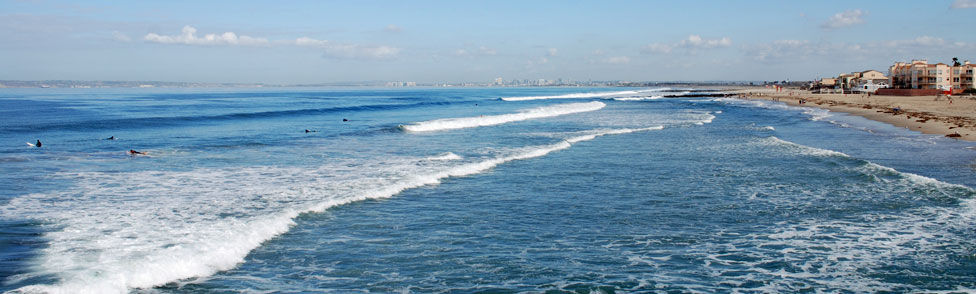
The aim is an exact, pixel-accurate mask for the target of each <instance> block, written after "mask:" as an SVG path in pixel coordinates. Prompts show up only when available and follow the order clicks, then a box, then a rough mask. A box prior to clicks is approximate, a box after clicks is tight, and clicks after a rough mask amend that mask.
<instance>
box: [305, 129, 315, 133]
mask: <svg viewBox="0 0 976 294" xmlns="http://www.w3.org/2000/svg"><path fill="white" fill-rule="evenodd" d="M305 132H306V133H314V132H317V131H311V130H309V129H305Z"/></svg>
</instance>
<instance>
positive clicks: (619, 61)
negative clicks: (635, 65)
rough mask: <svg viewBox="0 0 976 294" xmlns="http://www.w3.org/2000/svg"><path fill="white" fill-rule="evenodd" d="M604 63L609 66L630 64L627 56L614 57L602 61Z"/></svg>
mask: <svg viewBox="0 0 976 294" xmlns="http://www.w3.org/2000/svg"><path fill="white" fill-rule="evenodd" d="M603 62H605V63H609V64H627V63H630V57H627V56H614V57H609V58H606V59H604V60H603Z"/></svg>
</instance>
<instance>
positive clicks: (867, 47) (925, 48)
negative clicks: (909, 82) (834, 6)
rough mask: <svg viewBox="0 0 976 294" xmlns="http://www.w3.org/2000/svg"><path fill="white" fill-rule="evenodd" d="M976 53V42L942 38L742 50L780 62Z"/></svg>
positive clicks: (784, 43)
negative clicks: (975, 51)
mask: <svg viewBox="0 0 976 294" xmlns="http://www.w3.org/2000/svg"><path fill="white" fill-rule="evenodd" d="M974 50H976V43H966V42H958V41H957V42H952V41H948V40H946V39H943V38H938V37H932V36H921V37H917V38H914V39H906V40H890V41H876V42H864V43H830V42H810V41H806V40H780V41H775V42H772V43H765V44H756V45H753V46H749V47H747V48H745V51H746V56H748V57H751V58H752V59H753V60H756V61H766V62H780V61H797V60H804V59H815V60H855V59H879V58H881V59H891V60H898V59H905V58H923V57H926V56H933V55H935V56H938V55H947V54H948V55H951V54H957V52H971V51H974Z"/></svg>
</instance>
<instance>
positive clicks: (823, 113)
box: [710, 98, 834, 121]
mask: <svg viewBox="0 0 976 294" xmlns="http://www.w3.org/2000/svg"><path fill="white" fill-rule="evenodd" d="M710 101H716V102H722V103H726V104H735V105H746V106H752V107H759V108H766V109H778V110H789V111H796V112H800V113H803V114H806V115H808V116H809V117H810V120H813V121H819V120H822V119H825V118H828V117H831V116H834V114H833V113H831V112H830V111H829V110H827V109H823V108H816V107H799V106H790V105H787V104H786V103H783V102H776V101H768V100H745V99H739V98H717V99H712V100H710Z"/></svg>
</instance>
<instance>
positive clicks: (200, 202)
mask: <svg viewBox="0 0 976 294" xmlns="http://www.w3.org/2000/svg"><path fill="white" fill-rule="evenodd" d="M662 128H663V127H660V126H658V127H649V128H638V129H607V130H593V131H589V132H586V133H585V134H581V135H575V136H573V137H569V138H567V139H564V140H560V141H559V142H557V143H554V144H549V145H541V146H532V147H524V148H517V149H511V150H509V151H508V152H504V153H500V154H499V155H497V156H494V157H491V158H475V159H470V160H462V159H461V157H460V156H458V155H456V154H454V153H444V154H441V155H438V156H434V157H419V158H408V157H403V158H396V157H394V158H382V159H375V160H372V161H368V162H362V161H361V160H360V161H356V160H351V159H350V160H346V161H342V160H336V161H335V162H330V163H329V164H327V165H324V166H320V167H316V168H302V167H276V166H267V167H246V168H225V169H216V170H215V169H198V170H190V171H144V172H126V173H117V172H78V173H63V174H59V175H58V177H62V178H65V179H68V180H70V181H72V182H74V183H76V187H75V188H73V189H70V190H66V191H61V192H53V193H37V194H30V195H25V196H21V197H18V198H14V199H12V200H11V201H10V202H9V203H7V204H5V205H2V206H0V216H3V217H9V218H15V219H37V220H43V221H45V222H47V223H49V226H50V230H51V232H49V233H46V234H45V236H44V237H45V238H46V239H48V240H49V246H48V247H47V248H45V249H43V250H42V254H41V257H40V258H39V259H38V260H36V261H34V262H35V264H34V265H33V266H32V267H31V270H32V271H31V273H28V274H21V275H18V276H14V277H10V278H9V279H8V280H14V281H24V280H27V279H32V278H41V279H42V280H43V279H44V278H55V279H56V280H58V282H57V283H55V284H47V285H31V286H26V287H22V288H20V289H17V290H15V291H16V292H24V293H127V292H128V291H129V290H131V289H140V288H142V289H145V288H151V287H155V286H160V285H165V284H168V283H172V282H176V281H179V280H183V279H189V278H193V277H204V276H209V275H213V274H215V273H217V272H219V271H226V270H230V269H232V268H234V267H236V266H237V265H238V264H240V263H242V262H244V258H245V257H246V256H247V255H248V253H249V252H251V250H253V249H255V248H257V247H258V246H260V245H261V244H262V243H263V242H265V241H267V240H269V239H271V238H274V237H275V236H278V235H281V234H283V233H285V232H287V231H288V230H289V229H290V228H291V227H292V226H294V225H295V222H294V219H295V218H296V217H298V216H299V215H301V214H304V213H316V212H322V211H325V210H327V209H329V208H331V207H335V206H338V205H344V204H348V203H352V202H356V201H362V200H366V199H379V198H388V197H392V196H394V195H397V194H399V193H400V192H403V191H404V190H407V189H412V188H417V187H422V186H426V185H437V184H439V183H440V182H441V181H442V180H444V179H446V178H451V177H463V176H468V175H473V174H478V173H481V172H484V171H486V170H489V169H492V168H494V167H496V166H498V165H501V164H504V163H507V162H511V161H516V160H523V159H531V158H536V157H541V156H545V155H547V154H549V153H552V152H556V151H559V150H563V149H567V148H569V147H571V146H572V145H573V144H575V143H578V142H582V141H588V140H592V139H594V138H596V137H600V136H605V135H614V134H625V133H633V132H640V131H649V130H659V129H662Z"/></svg>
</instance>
